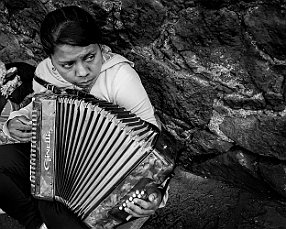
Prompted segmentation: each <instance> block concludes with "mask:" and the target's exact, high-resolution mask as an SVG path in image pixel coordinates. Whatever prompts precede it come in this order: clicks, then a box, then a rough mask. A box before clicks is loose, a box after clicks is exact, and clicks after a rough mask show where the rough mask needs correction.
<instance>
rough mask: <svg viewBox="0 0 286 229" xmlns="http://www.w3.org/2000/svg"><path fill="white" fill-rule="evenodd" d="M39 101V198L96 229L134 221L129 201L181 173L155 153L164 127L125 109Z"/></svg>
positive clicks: (34, 147) (34, 183)
mask: <svg viewBox="0 0 286 229" xmlns="http://www.w3.org/2000/svg"><path fill="white" fill-rule="evenodd" d="M32 103H33V111H32V143H31V155H30V156H31V157H30V181H31V193H32V195H33V196H34V197H35V198H39V199H45V200H55V201H59V202H61V203H63V204H65V205H66V206H67V207H68V208H69V209H70V210H71V211H72V212H74V213H75V214H76V215H77V216H78V217H79V218H80V219H81V220H82V221H83V222H84V223H85V224H86V225H87V226H89V227H90V228H113V227H114V226H115V225H118V224H120V223H124V222H126V221H127V220H129V218H130V216H127V215H126V214H127V213H126V212H125V211H124V210H122V208H123V206H124V201H126V200H127V199H130V198H134V197H142V196H144V194H145V195H146V193H147V192H148V190H147V188H148V187H152V186H154V185H155V186H157V187H158V186H160V185H162V183H163V182H164V181H165V179H166V177H167V175H168V174H169V173H170V172H171V170H172V168H173V162H172V160H171V159H170V158H168V157H166V156H165V155H163V154H162V153H160V152H159V151H158V150H157V149H155V148H154V144H155V142H156V140H157V137H158V134H159V132H158V129H157V128H156V127H155V126H153V125H151V124H149V123H147V122H145V121H143V120H142V119H140V118H139V117H137V116H136V115H134V114H132V113H131V112H129V111H127V110H125V109H124V108H122V107H119V106H117V105H114V104H112V103H109V102H106V101H103V100H99V99H97V98H95V97H89V98H82V97H79V96H75V95H67V94H65V95H56V94H47V93H45V94H38V95H35V97H34V98H33V102H32ZM138 192H139V193H138ZM136 193H137V194H136ZM134 195H135V196H134Z"/></svg>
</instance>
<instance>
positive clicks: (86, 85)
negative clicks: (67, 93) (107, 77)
mask: <svg viewBox="0 0 286 229" xmlns="http://www.w3.org/2000/svg"><path fill="white" fill-rule="evenodd" d="M92 83H93V79H91V80H87V81H84V82H79V83H77V86H78V87H88V86H90V85H91V84H92Z"/></svg>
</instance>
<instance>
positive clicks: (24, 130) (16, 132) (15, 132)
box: [7, 116, 32, 142]
mask: <svg viewBox="0 0 286 229" xmlns="http://www.w3.org/2000/svg"><path fill="white" fill-rule="evenodd" d="M7 127H8V130H9V132H10V136H11V137H12V138H14V139H16V140H18V141H21V142H28V141H31V138H32V121H31V120H30V119H28V118H27V117H26V116H17V117H15V118H13V119H10V120H9V121H8V123H7Z"/></svg>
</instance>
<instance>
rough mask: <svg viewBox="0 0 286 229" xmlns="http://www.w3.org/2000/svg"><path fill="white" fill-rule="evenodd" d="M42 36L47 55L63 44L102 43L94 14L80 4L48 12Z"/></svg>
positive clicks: (43, 24)
mask: <svg viewBox="0 0 286 229" xmlns="http://www.w3.org/2000/svg"><path fill="white" fill-rule="evenodd" d="M40 38H41V42H42V45H43V49H44V51H45V52H46V54H47V55H51V54H53V53H54V51H55V47H56V46H57V45H61V44H67V45H73V46H88V45H90V44H99V43H101V32H100V29H99V28H98V26H97V23H96V21H95V19H94V18H93V16H92V15H91V14H90V13H88V12H87V11H85V10H84V9H82V8H80V7H78V6H65V7H62V8H59V9H56V10H54V11H52V12H50V13H48V14H47V15H46V17H45V19H44V21H43V22H42V25H41V29H40Z"/></svg>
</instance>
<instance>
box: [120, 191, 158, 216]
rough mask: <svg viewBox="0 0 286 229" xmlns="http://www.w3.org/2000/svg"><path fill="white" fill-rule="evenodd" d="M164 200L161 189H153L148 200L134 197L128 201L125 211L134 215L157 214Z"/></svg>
mask: <svg viewBox="0 0 286 229" xmlns="http://www.w3.org/2000/svg"><path fill="white" fill-rule="evenodd" d="M161 201H162V194H161V191H160V190H159V189H156V190H152V193H151V194H149V195H148V198H147V200H144V199H139V198H134V199H133V202H128V203H127V206H126V207H125V211H126V212H127V213H129V214H130V215H132V216H134V217H146V216H150V215H153V214H155V211H156V210H157V209H158V207H159V205H160V203H161Z"/></svg>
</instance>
